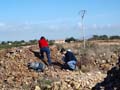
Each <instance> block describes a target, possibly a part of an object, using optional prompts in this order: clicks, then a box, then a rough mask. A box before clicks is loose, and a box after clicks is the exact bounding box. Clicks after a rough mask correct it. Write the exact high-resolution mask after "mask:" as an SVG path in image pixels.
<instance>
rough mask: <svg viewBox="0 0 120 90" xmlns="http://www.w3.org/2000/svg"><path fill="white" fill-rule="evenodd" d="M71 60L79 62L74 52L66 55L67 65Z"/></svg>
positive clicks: (68, 52)
mask: <svg viewBox="0 0 120 90" xmlns="http://www.w3.org/2000/svg"><path fill="white" fill-rule="evenodd" d="M71 60H74V61H77V59H76V57H75V55H74V54H73V53H72V52H70V51H67V52H66V54H65V58H64V61H65V63H67V62H69V61H71Z"/></svg>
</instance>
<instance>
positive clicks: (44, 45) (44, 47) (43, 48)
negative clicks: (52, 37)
mask: <svg viewBox="0 0 120 90" xmlns="http://www.w3.org/2000/svg"><path fill="white" fill-rule="evenodd" d="M38 43H39V48H40V58H41V59H42V60H43V59H44V53H46V56H47V59H48V64H49V65H51V64H52V63H51V58H50V49H49V45H48V41H47V40H46V39H45V37H43V36H42V37H41V38H40V40H39V41H38Z"/></svg>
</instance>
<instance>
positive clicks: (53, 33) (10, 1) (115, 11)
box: [0, 0, 120, 41]
mask: <svg viewBox="0 0 120 90" xmlns="http://www.w3.org/2000/svg"><path fill="white" fill-rule="evenodd" d="M82 10H85V11H86V12H85V14H84V18H83V22H82V18H81V16H82V13H81V11H82ZM82 26H83V27H82ZM92 35H108V36H113V35H120V0H0V41H16V40H17V41H19V40H26V41H27V40H33V39H39V38H40V37H41V36H45V37H46V38H47V39H48V40H56V39H66V38H69V37H74V38H77V39H81V38H82V37H83V36H85V38H87V37H91V36H92Z"/></svg>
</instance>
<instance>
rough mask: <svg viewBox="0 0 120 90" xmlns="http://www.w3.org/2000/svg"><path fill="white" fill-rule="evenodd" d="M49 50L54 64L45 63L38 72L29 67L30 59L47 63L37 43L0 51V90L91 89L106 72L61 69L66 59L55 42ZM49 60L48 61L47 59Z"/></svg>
mask: <svg viewBox="0 0 120 90" xmlns="http://www.w3.org/2000/svg"><path fill="white" fill-rule="evenodd" d="M50 49H51V59H52V61H53V66H51V67H47V66H46V69H45V70H44V71H43V72H36V71H34V70H32V69H28V67H27V63H28V62H34V61H37V62H41V63H44V62H43V61H42V60H40V58H39V48H38V47H37V45H33V46H32V45H31V46H23V47H17V48H16V47H15V48H11V49H5V50H4V49H3V50H0V89H1V90H91V89H92V87H94V86H95V85H96V83H98V82H101V81H103V80H104V78H105V77H106V75H107V74H105V73H102V72H101V71H97V70H94V69H93V70H92V71H91V72H85V73H84V72H82V71H81V70H77V71H69V70H61V65H62V63H63V62H62V60H61V55H60V53H59V52H58V49H57V47H56V46H54V45H53V46H51V47H50ZM77 57H79V56H77ZM46 60H47V59H45V62H47V61H46ZM100 63H101V62H100ZM107 63H108V62H107ZM101 65H104V64H101Z"/></svg>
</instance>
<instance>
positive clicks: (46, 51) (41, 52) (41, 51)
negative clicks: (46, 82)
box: [40, 47, 51, 65]
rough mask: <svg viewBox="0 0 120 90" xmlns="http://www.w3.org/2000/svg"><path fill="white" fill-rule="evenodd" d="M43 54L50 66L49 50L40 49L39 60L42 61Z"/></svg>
mask: <svg viewBox="0 0 120 90" xmlns="http://www.w3.org/2000/svg"><path fill="white" fill-rule="evenodd" d="M44 52H45V53H46V56H47V59H48V64H49V65H50V64H51V59H50V49H49V48H48V47H44V48H40V54H41V56H40V58H41V59H44Z"/></svg>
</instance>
